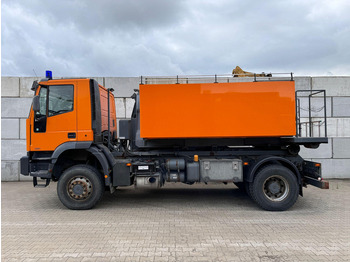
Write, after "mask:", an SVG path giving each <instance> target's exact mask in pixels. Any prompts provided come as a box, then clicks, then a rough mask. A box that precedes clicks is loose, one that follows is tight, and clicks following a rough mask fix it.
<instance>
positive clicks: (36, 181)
mask: <svg viewBox="0 0 350 262" xmlns="http://www.w3.org/2000/svg"><path fill="white" fill-rule="evenodd" d="M42 179H43V180H44V179H45V180H46V182H45V184H38V178H37V177H36V176H35V177H33V186H34V187H47V186H48V185H49V184H50V181H51V179H50V178H42Z"/></svg>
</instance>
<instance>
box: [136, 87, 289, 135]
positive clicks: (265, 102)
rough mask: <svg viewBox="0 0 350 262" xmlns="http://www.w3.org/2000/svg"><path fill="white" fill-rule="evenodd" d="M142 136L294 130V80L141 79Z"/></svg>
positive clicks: (247, 133)
mask: <svg viewBox="0 0 350 262" xmlns="http://www.w3.org/2000/svg"><path fill="white" fill-rule="evenodd" d="M140 118H141V119H140V124H141V137H143V138H206V137H208V138H209V137H212V138H213V137H217V138H229V137H270V136H272V137H276V136H293V135H295V88H294V82H293V81H273V82H242V83H216V84H214V83H212V84H163V85H140Z"/></svg>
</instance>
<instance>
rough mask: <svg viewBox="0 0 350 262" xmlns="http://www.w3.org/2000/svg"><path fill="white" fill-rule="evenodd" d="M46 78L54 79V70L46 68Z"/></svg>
mask: <svg viewBox="0 0 350 262" xmlns="http://www.w3.org/2000/svg"><path fill="white" fill-rule="evenodd" d="M46 78H48V79H52V71H49V70H46Z"/></svg>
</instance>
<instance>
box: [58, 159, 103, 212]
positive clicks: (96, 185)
mask: <svg viewBox="0 0 350 262" xmlns="http://www.w3.org/2000/svg"><path fill="white" fill-rule="evenodd" d="M103 193H104V183H103V182H102V176H101V174H100V173H99V172H98V171H97V170H96V169H95V168H93V167H91V166H88V165H76V166H73V167H70V168H68V169H67V170H66V171H64V172H63V174H62V175H61V177H60V178H59V180H58V183H57V195H58V198H59V199H60V201H61V202H62V204H63V205H64V206H66V207H67V208H69V209H74V210H84V209H90V208H92V207H93V206H95V205H96V204H97V202H98V201H100V199H101V198H102V195H103Z"/></svg>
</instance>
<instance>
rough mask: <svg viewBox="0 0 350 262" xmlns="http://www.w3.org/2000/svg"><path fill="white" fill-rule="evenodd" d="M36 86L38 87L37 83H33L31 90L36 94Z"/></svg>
mask: <svg viewBox="0 0 350 262" xmlns="http://www.w3.org/2000/svg"><path fill="white" fill-rule="evenodd" d="M38 86H39V84H38V81H34V82H33V85H32V88H31V90H32V91H34V92H36V90H37V89H38Z"/></svg>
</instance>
